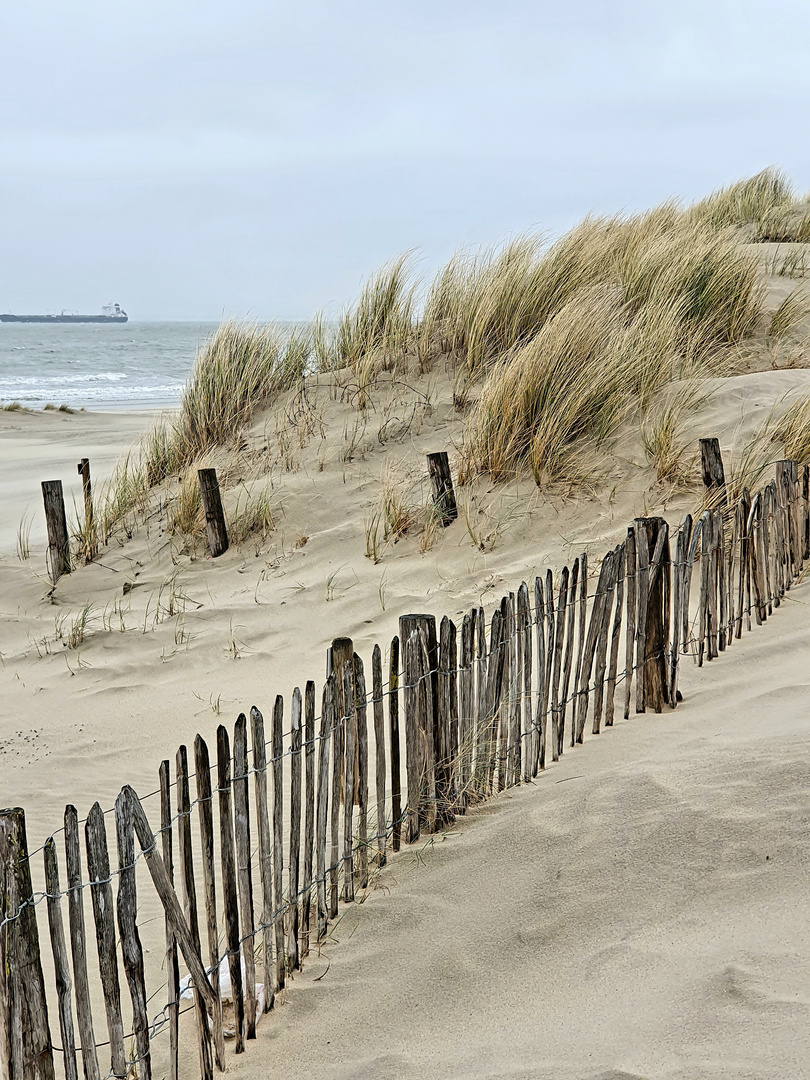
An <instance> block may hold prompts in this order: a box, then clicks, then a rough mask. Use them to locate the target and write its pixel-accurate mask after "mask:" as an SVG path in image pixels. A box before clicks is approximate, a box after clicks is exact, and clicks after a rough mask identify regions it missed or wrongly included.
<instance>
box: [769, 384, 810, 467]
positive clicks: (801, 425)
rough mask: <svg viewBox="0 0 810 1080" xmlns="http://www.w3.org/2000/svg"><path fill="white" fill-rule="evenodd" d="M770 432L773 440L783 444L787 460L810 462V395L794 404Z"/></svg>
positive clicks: (798, 399) (773, 425)
mask: <svg viewBox="0 0 810 1080" xmlns="http://www.w3.org/2000/svg"><path fill="white" fill-rule="evenodd" d="M770 430H771V439H772V440H773V441H774V442H776V441H778V442H781V443H782V446H783V447H784V452H785V457H786V458H790V459H791V460H792V461H799V462H802V463H804V462H805V461H810V395H808V396H806V397H801V398H797V399H796V400H795V401H794V402H792V403H791V404H790V405H789V406H788V408H787V410H786V411H785V413H784V414H783V415H782V417H781V419H780V420H778V421H776V422H775V423H773V424H772V426H770Z"/></svg>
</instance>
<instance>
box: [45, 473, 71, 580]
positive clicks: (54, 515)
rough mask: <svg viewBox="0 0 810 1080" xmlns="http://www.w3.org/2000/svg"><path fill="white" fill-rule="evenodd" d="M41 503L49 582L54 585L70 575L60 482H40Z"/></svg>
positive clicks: (63, 498)
mask: <svg viewBox="0 0 810 1080" xmlns="http://www.w3.org/2000/svg"><path fill="white" fill-rule="evenodd" d="M42 501H43V503H44V504H45V524H46V525H47V527H48V561H49V563H50V567H49V569H50V575H51V581H52V582H53V583H54V585H55V584H56V583H57V581H58V580H59V578H60V577H61V576H62V575H63V574H69V573H70V541H69V539H68V527H67V517H66V515H65V496H64V492H63V491H62V481H61V480H43V481H42Z"/></svg>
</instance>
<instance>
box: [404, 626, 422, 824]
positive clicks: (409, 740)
mask: <svg viewBox="0 0 810 1080" xmlns="http://www.w3.org/2000/svg"><path fill="white" fill-rule="evenodd" d="M404 641H405V684H404V689H405V763H406V769H407V775H408V786H407V802H406V813H407V827H406V830H405V840H406V843H408V844H413V843H415V842H416V841H417V840H418V839H419V833H420V827H419V825H420V823H419V794H420V787H421V781H422V761H423V753H424V752H423V746H422V738H421V732H420V731H419V726H418V725H419V718H418V716H417V711H418V710H417V700H418V696H419V694H418V690H419V673H420V670H421V666H422V665H421V651H420V648H419V632H418V630H415V629H414V630H411V632H410V634H409V636H408V637H406V638H405V639H404Z"/></svg>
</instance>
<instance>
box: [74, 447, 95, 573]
mask: <svg viewBox="0 0 810 1080" xmlns="http://www.w3.org/2000/svg"><path fill="white" fill-rule="evenodd" d="M76 468H77V471H78V473H79V476H80V477H81V478H82V494H83V495H84V532H85V536H86V537H87V547H86V551H85V554H86V556H87V558H88V559H94V558H95V557H96V555H97V554H98V545H97V544H96V537H95V532H94V529H93V488H92V485H91V484H90V459H89V458H86V457H83V458H82V460H81V461H80V462H79V464H78V465H77V467H76Z"/></svg>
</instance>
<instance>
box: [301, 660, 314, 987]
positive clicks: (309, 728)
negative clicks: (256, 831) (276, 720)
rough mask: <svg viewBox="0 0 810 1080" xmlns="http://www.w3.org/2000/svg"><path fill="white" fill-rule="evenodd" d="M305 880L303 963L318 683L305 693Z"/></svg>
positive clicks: (309, 685)
mask: <svg viewBox="0 0 810 1080" xmlns="http://www.w3.org/2000/svg"><path fill="white" fill-rule="evenodd" d="M304 783H305V790H304V804H305V809H304V881H303V885H302V896H301V956H300V958H299V967H300V962H301V960H302V959H303V958H304V957H305V956H307V955H308V954H309V924H310V918H311V911H312V857H313V853H314V850H315V683H314V682H313V681H312V680H311V679H310V680H309V681H308V682H307V685H306V689H305V690H304Z"/></svg>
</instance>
